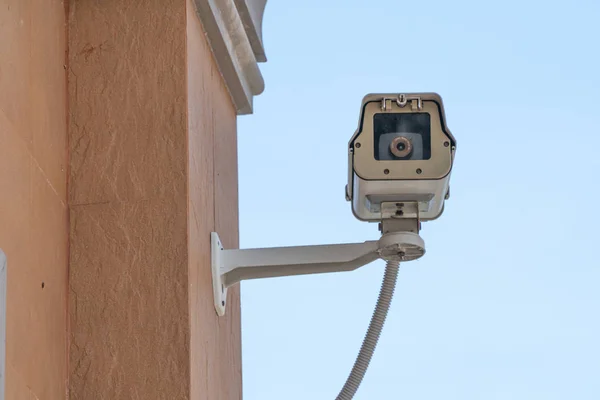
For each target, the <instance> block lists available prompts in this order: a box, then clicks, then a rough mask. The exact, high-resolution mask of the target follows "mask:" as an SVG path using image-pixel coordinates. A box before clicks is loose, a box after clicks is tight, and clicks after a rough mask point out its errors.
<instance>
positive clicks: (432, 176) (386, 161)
mask: <svg viewBox="0 0 600 400" xmlns="http://www.w3.org/2000/svg"><path fill="white" fill-rule="evenodd" d="M455 151H456V140H455V139H454V137H453V136H452V134H451V133H450V131H449V130H448V127H447V126H446V118H445V115H444V105H443V103H442V98H441V97H440V96H439V95H438V94H436V93H410V94H399V95H398V94H369V95H367V96H365V97H364V98H363V101H362V106H361V112H360V118H359V123H358V129H357V130H356V132H355V133H354V136H352V139H350V142H349V144H348V185H347V186H346V200H348V201H350V202H351V204H352V212H353V213H354V215H355V216H356V218H358V219H359V220H361V221H370V222H382V221H384V222H385V221H386V220H390V219H405V218H413V219H414V218H416V219H417V220H419V221H428V220H433V219H436V218H437V217H439V216H440V215H441V214H442V212H443V210H444V201H445V200H446V199H448V197H449V196H450V187H449V183H450V172H451V171H452V164H453V161H454V153H455Z"/></svg>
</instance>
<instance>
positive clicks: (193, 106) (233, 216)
mask: <svg viewBox="0 0 600 400" xmlns="http://www.w3.org/2000/svg"><path fill="white" fill-rule="evenodd" d="M187 14H188V17H187V21H188V22H187V37H188V40H187V51H188V66H187V68H188V126H189V131H188V135H189V170H188V171H189V172H188V173H189V178H188V180H189V201H188V207H189V211H188V215H189V221H188V224H189V227H188V229H189V268H190V270H189V271H190V275H189V279H190V312H191V314H190V318H191V339H192V341H191V360H192V364H191V374H192V381H191V385H192V386H191V399H192V400H221V399H223V400H230V399H236V400H237V399H241V398H242V366H241V334H240V331H241V317H240V293H239V285H236V286H234V287H232V288H230V289H229V290H228V294H227V295H228V304H227V310H226V314H225V316H224V317H217V315H216V313H215V308H214V303H213V297H212V277H211V268H210V232H211V231H214V230H216V231H217V232H218V233H219V235H220V237H221V240H222V241H223V244H224V245H225V246H227V247H228V248H237V246H238V193H237V181H238V177H237V135H236V110H235V107H234V106H233V103H232V102H231V98H230V97H229V95H228V93H227V88H226V87H225V85H224V82H223V80H222V79H221V76H220V74H219V71H218V69H217V66H216V64H215V62H214V59H213V57H211V55H210V48H209V47H208V43H207V42H206V39H205V37H204V34H203V31H202V26H201V25H200V21H199V19H198V16H197V14H196V12H195V9H194V6H193V0H188V13H187Z"/></svg>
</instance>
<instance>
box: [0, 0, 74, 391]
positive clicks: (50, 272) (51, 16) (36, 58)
mask: <svg viewBox="0 0 600 400" xmlns="http://www.w3.org/2000/svg"><path fill="white" fill-rule="evenodd" d="M65 51H66V33H65V10H64V5H63V4H62V2H61V1H58V0H45V1H42V0H0V247H1V248H2V249H3V250H4V252H5V253H6V256H7V259H8V285H7V286H8V293H7V336H6V340H7V346H6V347H7V349H6V350H7V356H6V398H7V399H8V400H17V399H18V400H21V399H23V400H30V399H64V398H65V392H66V381H67V358H66V354H67V351H66V349H67V334H66V332H67V323H66V321H67V318H66V315H67V256H68V249H67V245H68V244H67V238H68V218H67V205H66V204H67V195H66V193H67V190H66V187H67V178H66V177H67V175H66V171H67V149H66V147H67V129H66V121H67V118H66V77H65V69H64V66H65Z"/></svg>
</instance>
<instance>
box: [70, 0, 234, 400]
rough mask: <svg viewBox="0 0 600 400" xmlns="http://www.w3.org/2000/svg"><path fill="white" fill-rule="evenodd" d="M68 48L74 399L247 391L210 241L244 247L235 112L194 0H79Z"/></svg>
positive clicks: (216, 395)
mask: <svg viewBox="0 0 600 400" xmlns="http://www.w3.org/2000/svg"><path fill="white" fill-rule="evenodd" d="M69 46H70V47H69V96H70V100H71V101H70V110H69V117H70V120H69V138H70V146H69V147H70V162H71V164H70V173H69V176H70V183H69V185H70V186H69V201H70V207H71V212H70V219H71V224H70V257H71V264H70V292H69V312H70V329H71V333H70V349H69V368H70V385H69V389H70V396H71V399H111V400H112V399H144V400H146V399H189V398H191V399H210V400H215V399H216V400H218V399H239V398H241V361H240V357H241V356H240V314H239V292H238V291H237V290H236V289H234V290H232V291H231V298H230V300H231V303H230V307H229V309H228V311H227V312H228V317H227V318H225V319H217V317H216V314H215V311H214V308H213V303H212V302H213V300H212V287H211V275H210V252H209V240H210V232H211V231H212V230H213V229H214V227H215V226H217V227H218V228H219V229H220V233H221V234H222V235H223V240H224V242H225V244H226V245H228V246H236V245H237V232H238V231H237V166H236V154H237V153H236V123H235V118H236V115H235V110H234V108H233V105H232V104H231V100H230V98H229V96H228V94H227V90H226V88H225V86H224V84H223V82H222V78H221V76H220V74H219V73H218V71H217V69H216V67H215V65H214V62H213V60H212V54H211V52H210V48H209V47H208V45H207V43H206V41H205V39H204V34H203V32H202V29H201V26H200V25H199V22H198V19H197V16H196V15H195V10H194V9H193V5H192V2H191V1H188V0H148V1H141V0H140V1H116V0H113V1H100V0H96V1H91V0H90V1H85V2H82V1H71V3H70V7H69ZM219 153H223V154H226V156H220V155H219Z"/></svg>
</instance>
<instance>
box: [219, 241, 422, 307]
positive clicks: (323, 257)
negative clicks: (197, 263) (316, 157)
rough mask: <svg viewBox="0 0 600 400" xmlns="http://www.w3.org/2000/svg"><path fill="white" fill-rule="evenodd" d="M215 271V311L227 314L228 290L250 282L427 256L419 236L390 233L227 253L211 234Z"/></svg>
mask: <svg viewBox="0 0 600 400" xmlns="http://www.w3.org/2000/svg"><path fill="white" fill-rule="evenodd" d="M210 237H211V268H212V282H213V295H214V303H215V310H216V311H217V315H219V316H223V315H225V308H226V306H227V288H228V287H229V286H231V285H234V284H236V283H238V282H241V281H243V280H248V279H262V278H273V277H283V276H293V275H306V274H320V273H327V272H342V271H353V270H355V269H357V268H360V267H362V266H364V265H366V264H369V263H371V262H372V261H375V260H377V259H378V258H382V259H384V260H397V261H411V260H416V259H417V258H420V257H422V256H423V254H425V243H424V242H423V239H422V238H421V237H420V236H419V234H418V233H414V232H386V233H384V234H383V236H382V237H381V239H379V240H372V241H367V242H364V243H348V244H332V245H317V246H294V247H273V248H263V249H241V250H239V249H232V250H225V249H224V248H223V245H222V244H221V240H220V239H219V235H218V234H217V233H216V232H212V233H211V236H210Z"/></svg>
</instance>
